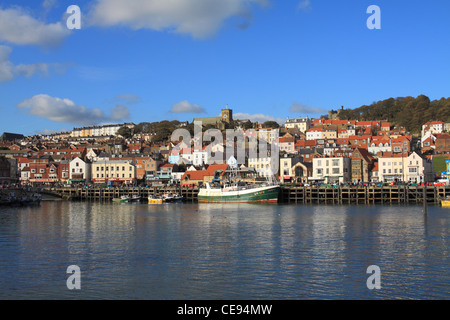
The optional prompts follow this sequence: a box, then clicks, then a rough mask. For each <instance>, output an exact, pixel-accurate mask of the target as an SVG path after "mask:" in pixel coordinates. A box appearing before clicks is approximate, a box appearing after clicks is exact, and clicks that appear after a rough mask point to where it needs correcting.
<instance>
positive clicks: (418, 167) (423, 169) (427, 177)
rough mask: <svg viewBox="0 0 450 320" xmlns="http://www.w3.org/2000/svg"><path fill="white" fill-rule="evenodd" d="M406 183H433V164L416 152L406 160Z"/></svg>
mask: <svg viewBox="0 0 450 320" xmlns="http://www.w3.org/2000/svg"><path fill="white" fill-rule="evenodd" d="M404 168H405V171H404V181H405V182H416V183H421V182H431V181H433V177H434V175H433V164H432V162H431V161H428V160H427V159H424V158H422V157H421V156H419V155H418V154H417V153H416V152H413V153H411V154H410V155H409V157H407V158H405V159H404Z"/></svg>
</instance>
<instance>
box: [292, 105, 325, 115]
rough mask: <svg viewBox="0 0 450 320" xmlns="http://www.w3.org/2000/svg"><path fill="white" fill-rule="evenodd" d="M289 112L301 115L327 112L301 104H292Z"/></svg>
mask: <svg viewBox="0 0 450 320" xmlns="http://www.w3.org/2000/svg"><path fill="white" fill-rule="evenodd" d="M289 111H290V112H298V113H303V114H319V113H327V112H328V111H327V110H325V109H323V108H317V107H310V106H307V105H304V104H302V103H297V102H294V103H293V104H292V105H291V107H290V108H289Z"/></svg>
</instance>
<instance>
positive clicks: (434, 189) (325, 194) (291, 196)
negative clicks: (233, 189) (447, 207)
mask: <svg viewBox="0 0 450 320" xmlns="http://www.w3.org/2000/svg"><path fill="white" fill-rule="evenodd" d="M37 191H38V192H39V190H37ZM40 191H41V193H42V192H44V193H45V194H47V195H50V194H54V195H55V196H58V197H60V198H62V199H71V200H91V201H111V200H112V199H113V198H120V197H121V196H132V195H139V196H141V197H142V198H144V199H147V198H148V196H150V195H153V196H159V195H162V194H164V193H169V192H173V193H178V194H180V195H182V196H183V198H184V202H197V200H198V191H199V189H198V188H196V187H194V188H188V187H126V188H71V187H67V188H64V187H61V188H45V189H41V190H40ZM447 197H450V186H428V187H422V186H417V187H414V186H385V187H375V186H365V187H294V186H282V187H281V191H280V195H279V203H294V204H396V203H405V204H406V203H410V204H414V203H423V200H424V198H425V199H426V202H427V203H429V204H439V203H440V200H441V199H445V198H447Z"/></svg>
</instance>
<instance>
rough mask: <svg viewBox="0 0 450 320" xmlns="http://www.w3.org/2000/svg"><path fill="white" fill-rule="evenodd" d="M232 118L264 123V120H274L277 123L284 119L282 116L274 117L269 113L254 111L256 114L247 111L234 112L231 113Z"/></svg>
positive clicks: (281, 122)
mask: <svg viewBox="0 0 450 320" xmlns="http://www.w3.org/2000/svg"><path fill="white" fill-rule="evenodd" d="M233 119H236V120H250V121H251V122H255V121H257V122H259V123H264V122H266V121H276V122H278V123H279V124H283V123H284V122H285V121H286V120H285V119H282V118H276V117H274V116H271V115H267V114H262V113H256V114H249V113H235V114H233Z"/></svg>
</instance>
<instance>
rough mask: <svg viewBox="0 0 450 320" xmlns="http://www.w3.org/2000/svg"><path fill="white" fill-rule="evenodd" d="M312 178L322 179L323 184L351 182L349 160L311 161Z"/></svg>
mask: <svg viewBox="0 0 450 320" xmlns="http://www.w3.org/2000/svg"><path fill="white" fill-rule="evenodd" d="M313 178H314V179H316V180H319V179H323V180H324V181H325V183H329V184H331V183H344V182H349V181H350V180H351V160H350V158H343V157H336V158H315V159H313Z"/></svg>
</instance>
